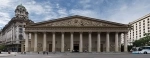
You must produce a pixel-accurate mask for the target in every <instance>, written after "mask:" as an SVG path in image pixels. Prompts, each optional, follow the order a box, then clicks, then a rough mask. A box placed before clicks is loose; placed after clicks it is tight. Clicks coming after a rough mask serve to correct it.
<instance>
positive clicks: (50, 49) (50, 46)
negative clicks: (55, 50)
mask: <svg viewBox="0 0 150 58" xmlns="http://www.w3.org/2000/svg"><path fill="white" fill-rule="evenodd" d="M49 52H52V44H49Z"/></svg>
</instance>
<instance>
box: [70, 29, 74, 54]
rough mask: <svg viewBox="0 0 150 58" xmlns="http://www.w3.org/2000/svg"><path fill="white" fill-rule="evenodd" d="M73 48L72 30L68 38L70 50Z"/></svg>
mask: <svg viewBox="0 0 150 58" xmlns="http://www.w3.org/2000/svg"><path fill="white" fill-rule="evenodd" d="M72 50H73V32H71V38H70V52H72Z"/></svg>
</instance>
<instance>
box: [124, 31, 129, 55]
mask: <svg viewBox="0 0 150 58" xmlns="http://www.w3.org/2000/svg"><path fill="white" fill-rule="evenodd" d="M124 52H128V47H127V32H125V33H124Z"/></svg>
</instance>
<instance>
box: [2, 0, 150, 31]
mask: <svg viewBox="0 0 150 58" xmlns="http://www.w3.org/2000/svg"><path fill="white" fill-rule="evenodd" d="M20 4H22V5H24V6H25V7H26V9H27V10H28V12H29V18H30V19H31V20H33V21H34V22H40V21H45V20H51V19H54V18H60V17H66V16H72V15H82V16H88V17H92V18H98V19H102V20H108V21H114V22H119V23H124V24H127V23H129V22H132V21H134V20H136V19H138V18H140V17H142V16H144V15H146V14H149V13H150V0H0V27H1V28H2V27H4V25H6V24H7V23H8V21H10V20H11V18H12V17H14V10H15V8H16V7H17V5H20Z"/></svg>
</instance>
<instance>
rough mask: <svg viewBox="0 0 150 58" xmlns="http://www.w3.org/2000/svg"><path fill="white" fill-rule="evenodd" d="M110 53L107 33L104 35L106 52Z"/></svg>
mask: <svg viewBox="0 0 150 58" xmlns="http://www.w3.org/2000/svg"><path fill="white" fill-rule="evenodd" d="M109 51H110V41H109V32H107V33H106V52H109Z"/></svg>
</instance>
